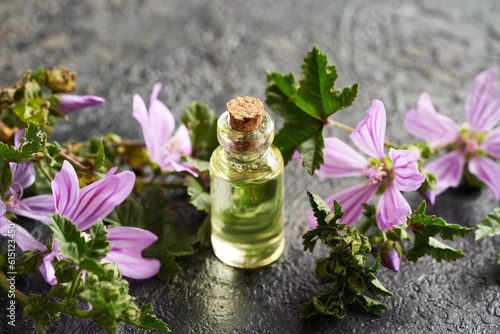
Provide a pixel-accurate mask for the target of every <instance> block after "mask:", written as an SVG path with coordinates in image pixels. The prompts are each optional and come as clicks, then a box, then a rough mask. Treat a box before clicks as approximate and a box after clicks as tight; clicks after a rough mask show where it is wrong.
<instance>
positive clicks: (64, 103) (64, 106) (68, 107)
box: [56, 94, 106, 115]
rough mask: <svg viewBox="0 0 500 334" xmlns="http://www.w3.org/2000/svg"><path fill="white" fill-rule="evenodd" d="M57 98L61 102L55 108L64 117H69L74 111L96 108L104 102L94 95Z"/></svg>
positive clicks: (67, 95)
mask: <svg viewBox="0 0 500 334" xmlns="http://www.w3.org/2000/svg"><path fill="white" fill-rule="evenodd" d="M57 98H58V99H59V100H61V102H59V103H58V104H57V105H56V108H57V109H59V111H60V112H62V113H63V114H64V115H69V114H71V113H72V112H74V111H77V110H82V109H85V108H88V107H93V106H98V105H100V104H103V103H104V102H106V100H105V99H103V98H102V97H99V96H94V95H72V94H61V95H59V96H58V97H57Z"/></svg>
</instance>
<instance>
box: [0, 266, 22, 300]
mask: <svg viewBox="0 0 500 334" xmlns="http://www.w3.org/2000/svg"><path fill="white" fill-rule="evenodd" d="M0 286H1V287H2V290H4V291H5V292H6V293H7V294H8V293H9V291H10V283H9V281H8V280H7V276H5V273H4V272H3V270H2V268H0ZM14 296H15V300H16V302H18V303H19V304H20V305H22V306H23V307H25V306H28V296H26V295H25V294H24V293H22V292H21V291H19V290H17V289H15V291H14Z"/></svg>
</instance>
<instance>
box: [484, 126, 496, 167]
mask: <svg viewBox="0 0 500 334" xmlns="http://www.w3.org/2000/svg"><path fill="white" fill-rule="evenodd" d="M481 148H482V149H484V150H485V151H486V152H488V154H489V155H491V156H492V157H494V158H497V159H500V127H498V128H496V129H493V130H492V131H491V132H490V133H488V135H487V136H486V138H484V140H483V142H482V143H481Z"/></svg>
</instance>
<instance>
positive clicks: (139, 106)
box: [132, 94, 157, 161]
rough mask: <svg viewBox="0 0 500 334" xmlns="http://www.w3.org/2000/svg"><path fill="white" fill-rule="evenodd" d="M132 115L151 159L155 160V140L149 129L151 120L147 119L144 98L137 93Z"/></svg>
mask: <svg viewBox="0 0 500 334" xmlns="http://www.w3.org/2000/svg"><path fill="white" fill-rule="evenodd" d="M133 109H134V111H133V112H132V116H134V118H135V119H136V120H137V121H138V122H139V124H140V125H141V129H142V135H143V137H144V143H145V144H146V148H147V149H148V152H149V156H150V159H151V161H156V159H157V157H156V142H155V140H154V139H153V130H152V129H151V122H150V121H149V114H148V109H147V108H146V104H145V103H144V100H143V99H142V97H140V96H139V95H137V94H136V95H134V102H133Z"/></svg>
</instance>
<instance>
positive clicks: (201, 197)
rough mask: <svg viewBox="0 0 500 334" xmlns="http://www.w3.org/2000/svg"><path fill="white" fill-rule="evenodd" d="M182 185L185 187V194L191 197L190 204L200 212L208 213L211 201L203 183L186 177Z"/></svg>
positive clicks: (201, 180) (199, 179)
mask: <svg viewBox="0 0 500 334" xmlns="http://www.w3.org/2000/svg"><path fill="white" fill-rule="evenodd" d="M184 183H185V184H186V186H187V193H188V195H189V197H191V201H190V202H191V204H193V205H194V207H195V208H197V209H198V210H200V211H205V212H210V207H211V204H212V202H211V199H210V194H209V193H208V191H207V190H206V189H205V182H204V181H203V179H201V178H199V177H198V178H196V177H194V176H188V177H186V178H185V180H184Z"/></svg>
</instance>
